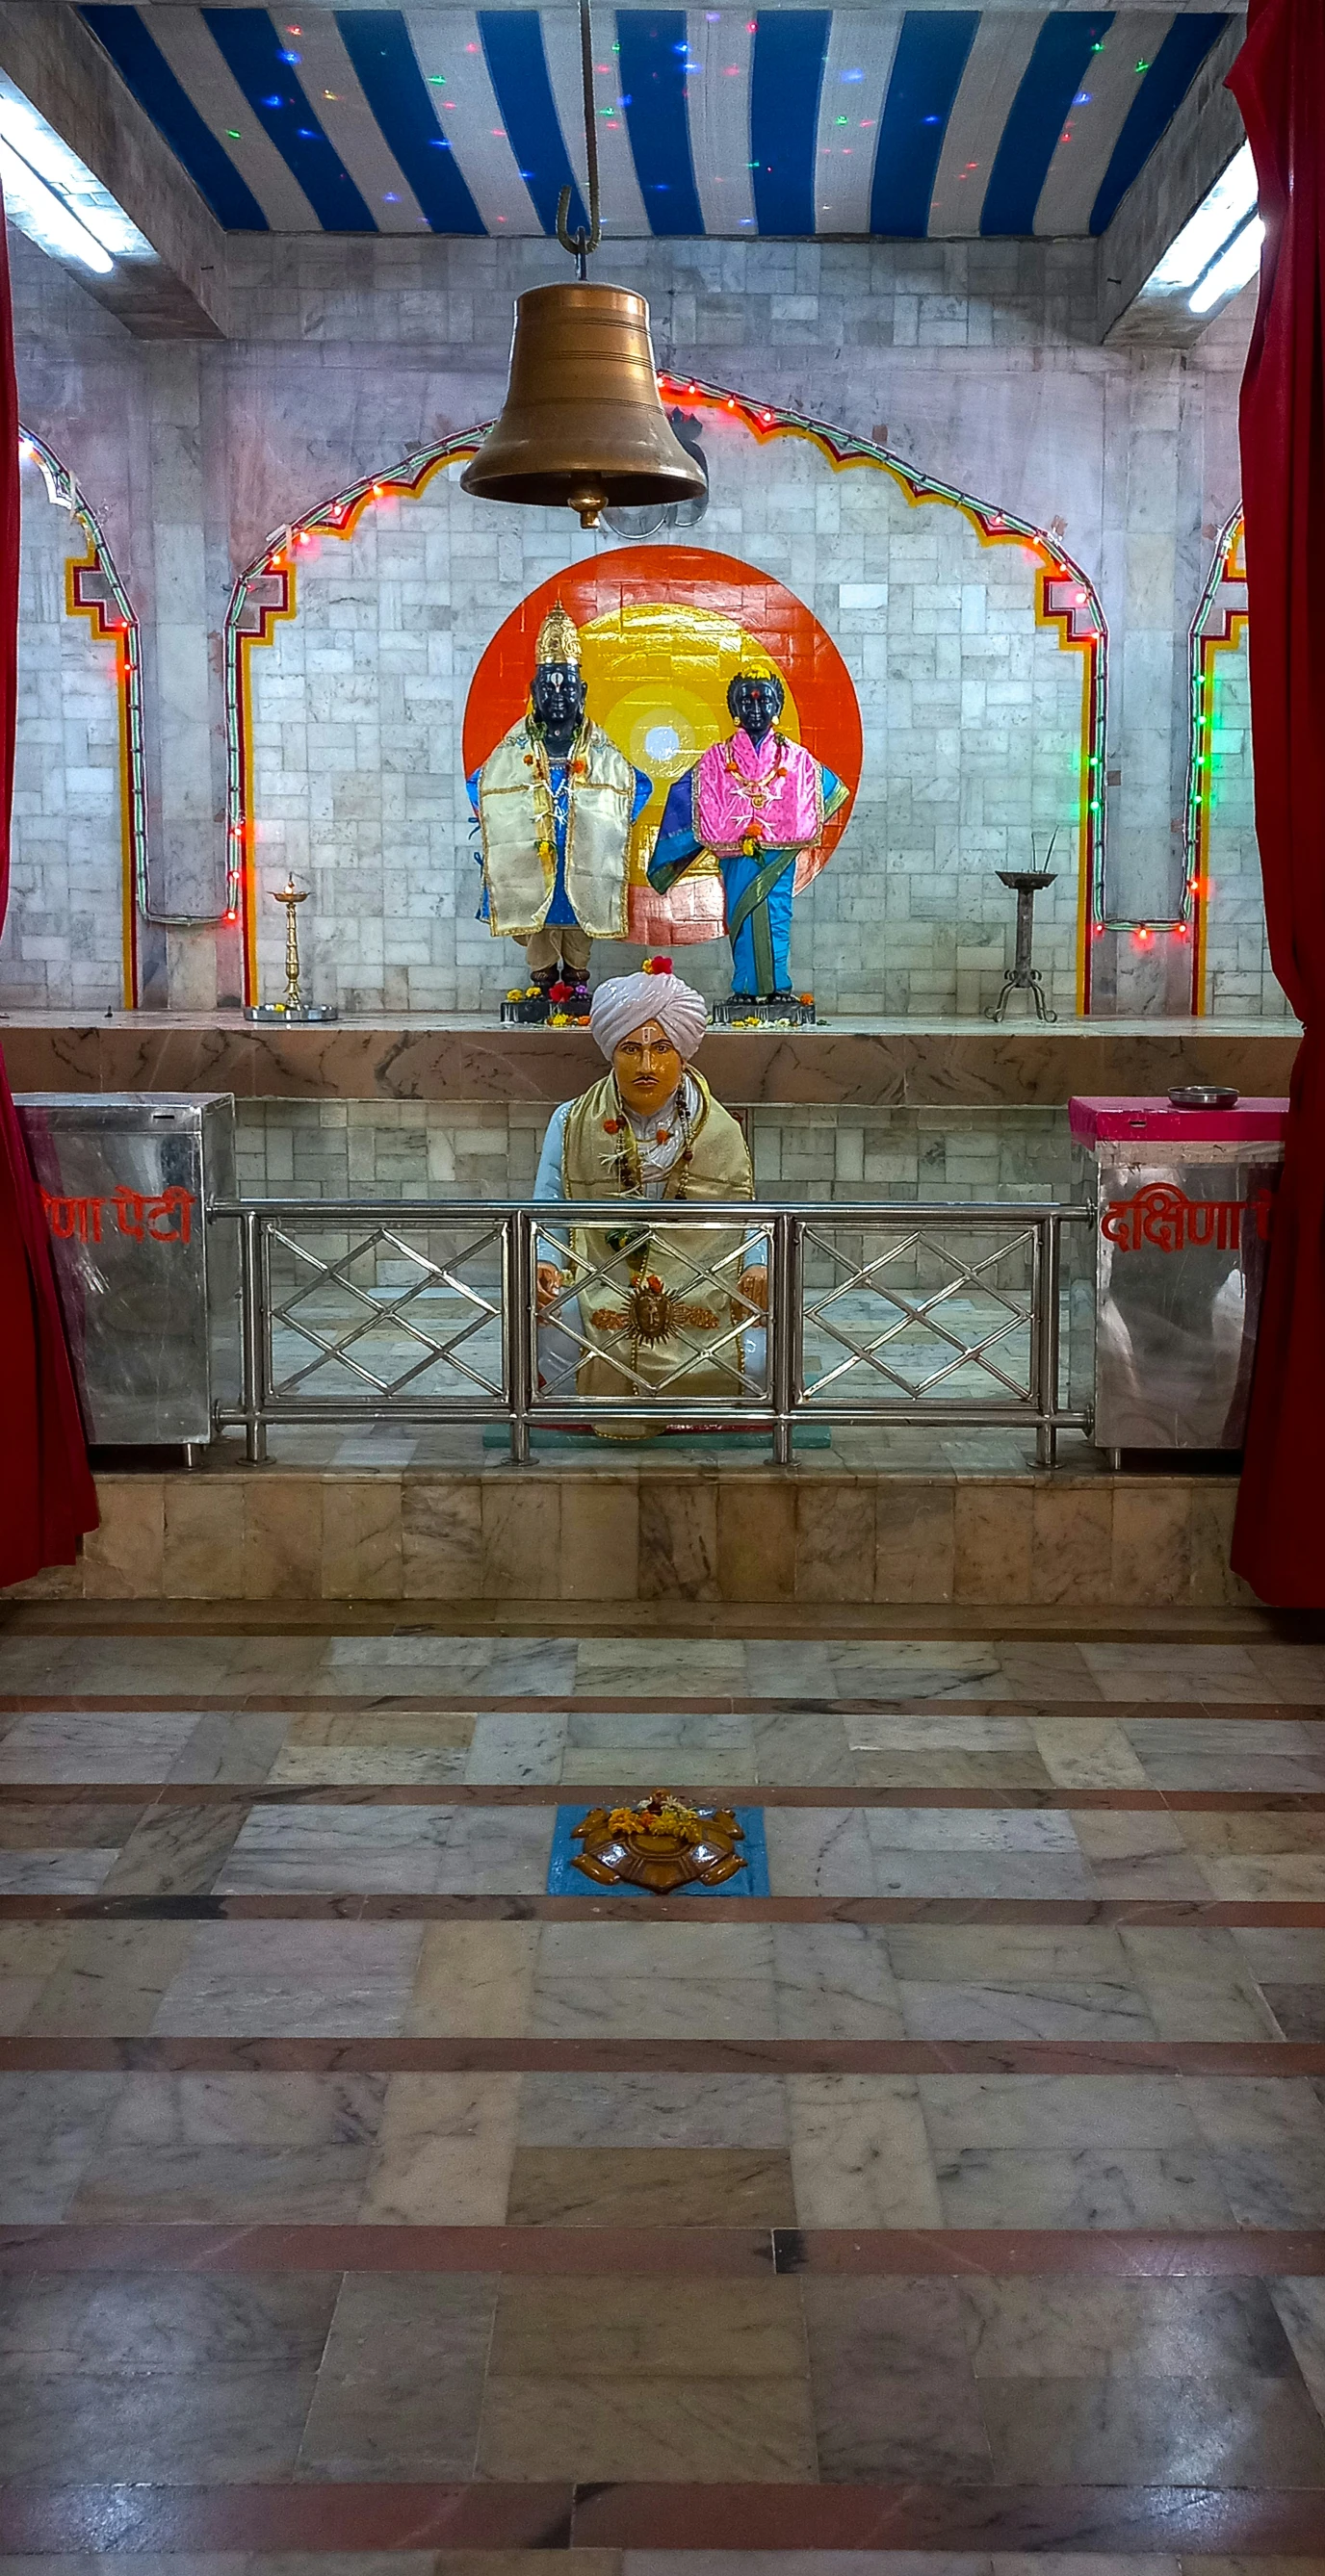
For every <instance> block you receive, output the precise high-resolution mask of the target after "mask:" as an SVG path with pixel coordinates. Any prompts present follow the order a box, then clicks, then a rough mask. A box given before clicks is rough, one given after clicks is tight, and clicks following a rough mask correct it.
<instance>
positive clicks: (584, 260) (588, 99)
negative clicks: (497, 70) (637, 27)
mask: <svg viewBox="0 0 1325 2576" xmlns="http://www.w3.org/2000/svg"><path fill="white" fill-rule="evenodd" d="M580 76H581V80H582V83H583V89H584V158H585V163H586V165H587V168H588V174H589V229H588V231H587V232H586V231H585V229H584V227H583V225H581V226H580V227H579V229H578V231H576V232H574V233H573V232H572V231H571V230H570V201H571V191H570V189H569V188H563V189H562V192H561V195H560V196H559V197H558V199H557V239H558V241H559V242H560V244H561V247H562V249H563V250H568V251H569V252H570V254H571V257H572V259H574V260H575V261H576V263H577V265H578V269H579V274H580V276H581V277H587V276H588V273H589V253H590V251H594V250H597V248H598V244H599V241H600V240H601V238H602V229H603V228H602V225H601V223H600V221H599V217H598V128H597V126H596V125H595V123H594V95H593V27H592V25H591V23H590V18H589V0H580Z"/></svg>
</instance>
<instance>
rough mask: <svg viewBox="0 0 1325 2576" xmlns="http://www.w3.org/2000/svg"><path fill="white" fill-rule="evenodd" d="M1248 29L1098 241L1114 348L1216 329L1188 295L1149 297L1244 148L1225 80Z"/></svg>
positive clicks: (1211, 62)
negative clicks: (1166, 261)
mask: <svg viewBox="0 0 1325 2576" xmlns="http://www.w3.org/2000/svg"><path fill="white" fill-rule="evenodd" d="M1245 33H1246V22H1245V20H1243V19H1242V18H1232V19H1230V21H1229V24H1228V28H1227V30H1226V31H1225V33H1224V34H1222V35H1221V36H1220V37H1219V38H1218V40H1217V41H1216V43H1215V44H1214V45H1212V46H1211V49H1210V51H1209V53H1208V54H1207V55H1206V58H1205V61H1204V62H1203V63H1202V65H1201V67H1200V70H1199V71H1198V73H1197V75H1196V78H1195V80H1194V81H1193V82H1192V85H1191V88H1190V89H1189V90H1188V92H1187V95H1186V97H1185V98H1184V100H1183V102H1182V105H1181V106H1180V107H1179V109H1178V112H1177V114H1176V116H1175V117H1174V119H1173V122H1172V124H1171V125H1170V127H1169V129H1168V132H1167V133H1166V134H1164V135H1163V136H1162V137H1161V139H1160V142H1159V144H1158V146H1157V148H1156V149H1155V151H1153V152H1152V153H1151V155H1150V158H1149V160H1148V161H1147V163H1146V165H1145V168H1144V169H1143V170H1142V172H1141V173H1140V176H1139V177H1138V178H1137V179H1136V180H1135V181H1134V183H1133V185H1132V186H1131V187H1130V188H1129V189H1128V191H1127V194H1126V196H1125V197H1124V199H1123V201H1122V204H1121V205H1120V207H1119V209H1118V212H1117V214H1116V215H1115V216H1114V219H1113V222H1112V223H1111V224H1110V226H1109V229H1108V231H1107V232H1106V233H1104V234H1102V235H1101V238H1100V266H1099V297H1100V301H1099V331H1100V338H1101V340H1104V341H1107V342H1108V343H1109V345H1110V346H1111V347H1117V346H1118V345H1120V344H1122V345H1126V344H1127V343H1129V342H1130V343H1133V344H1138V343H1146V342H1150V343H1151V344H1154V345H1160V346H1163V347H1166V348H1181V347H1184V346H1189V345H1190V344H1191V342H1193V341H1194V340H1199V338H1200V336H1201V333H1202V332H1203V331H1206V330H1208V329H1209V327H1210V317H1209V315H1208V314H1201V315H1197V314H1194V313H1191V312H1189V311H1188V308H1187V295H1188V290H1187V289H1186V288H1181V289H1179V290H1177V291H1176V292H1174V291H1172V290H1170V291H1169V292H1168V293H1161V292H1157V291H1154V290H1152V291H1151V292H1150V293H1149V294H1148V293H1147V291H1146V286H1147V280H1148V279H1149V278H1150V277H1151V276H1152V275H1153V273H1154V271H1155V269H1156V268H1157V267H1158V265H1159V262H1160V261H1161V260H1162V258H1163V257H1164V253H1165V251H1166V250H1168V249H1169V248H1170V247H1171V246H1172V244H1173V243H1174V242H1175V241H1176V240H1177V238H1178V235H1179V233H1180V232H1181V231H1182V228H1183V225H1184V224H1185V223H1186V222H1187V220H1188V217H1189V216H1191V215H1194V214H1195V212H1196V209H1197V207H1198V206H1199V205H1200V204H1201V202H1202V200H1203V198H1205V197H1206V196H1207V195H1208V193H1209V191H1210V189H1211V188H1212V187H1213V186H1214V183H1215V181H1216V179H1218V178H1219V177H1220V176H1221V174H1222V172H1223V171H1225V170H1226V169H1227V168H1228V165H1229V162H1230V161H1231V160H1232V158H1233V155H1234V153H1235V152H1236V151H1238V149H1239V148H1240V146H1241V145H1242V143H1243V142H1244V140H1245V134H1244V129H1243V123H1242V115H1241V111H1240V109H1239V108H1238V105H1237V102H1236V100H1235V99H1234V97H1233V95H1232V92H1231V91H1230V90H1227V89H1225V87H1224V77H1225V74H1226V73H1227V71H1228V69H1229V67H1230V65H1231V64H1232V62H1233V60H1234V58H1235V56H1236V55H1237V54H1238V53H1239V52H1240V50H1241V46H1242V39H1243V36H1244V34H1245Z"/></svg>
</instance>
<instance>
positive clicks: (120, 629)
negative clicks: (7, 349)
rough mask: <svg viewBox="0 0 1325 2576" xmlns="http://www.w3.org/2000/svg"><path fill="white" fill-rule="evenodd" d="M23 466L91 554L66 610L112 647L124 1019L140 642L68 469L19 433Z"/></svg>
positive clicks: (140, 833) (130, 989) (137, 844)
mask: <svg viewBox="0 0 1325 2576" xmlns="http://www.w3.org/2000/svg"><path fill="white" fill-rule="evenodd" d="M18 453H19V462H20V464H24V465H35V466H36V467H37V468H38V470H39V472H40V474H41V478H42V481H43V483H44V484H45V486H46V495H47V499H48V500H49V501H50V502H51V503H52V504H53V505H54V507H55V508H57V509H62V510H65V511H67V512H68V515H69V517H70V518H71V519H72V520H73V521H74V522H75V524H76V525H77V526H78V527H80V528H81V529H82V532H83V537H84V541H85V543H86V546H87V553H86V554H85V556H84V557H83V559H82V561H81V563H80V562H79V561H77V560H76V559H74V558H70V560H69V561H68V562H67V564H66V567H65V608H66V611H67V613H68V615H69V616H71V617H86V618H87V620H88V622H89V624H90V626H91V630H92V633H93V634H94V635H95V636H96V637H97V639H98V641H99V642H106V643H109V644H111V645H112V646H113V647H114V652H115V694H116V700H117V704H118V710H119V738H120V740H119V750H120V760H119V767H120V832H121V843H122V850H121V866H120V882H121V896H120V910H121V941H122V955H123V993H124V1008H125V1010H126V1011H133V1010H136V1009H137V1007H138V922H139V917H140V915H142V916H145V915H146V913H147V906H148V885H147V782H146V765H145V762H144V759H143V678H142V639H141V636H140V634H139V628H138V620H137V617H136V616H135V614H134V611H133V607H132V605H131V603H130V600H129V595H128V592H127V591H126V590H125V587H124V584H123V582H122V581H121V579H120V576H119V573H118V572H117V571H116V568H115V562H114V558H113V556H112V554H111V551H110V547H109V545H108V544H107V542H106V537H105V533H104V531H103V529H102V527H101V524H100V522H99V520H98V518H97V515H96V512H95V511H94V510H93V508H92V506H91V504H90V502H88V501H87V500H86V499H85V498H84V495H83V494H82V492H80V490H79V488H78V485H77V483H76V482H75V481H74V478H73V476H72V474H71V473H70V472H69V469H68V467H67V466H66V465H62V464H61V462H60V459H59V457H58V456H57V455H56V454H55V452H54V450H53V449H52V448H50V447H48V446H47V444H46V441H45V439H44V438H39V437H38V436H37V434H36V432H35V430H30V429H23V428H22V427H20V430H19V439H18Z"/></svg>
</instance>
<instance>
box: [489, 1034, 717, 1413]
mask: <svg viewBox="0 0 1325 2576" xmlns="http://www.w3.org/2000/svg"><path fill="white" fill-rule="evenodd" d="M664 1120H665V1121H667V1123H669V1124H670V1123H671V1122H672V1120H675V1121H676V1147H677V1149H676V1153H675V1158H674V1160H672V1162H671V1163H670V1166H669V1168H667V1169H666V1170H661V1171H657V1172H656V1173H655V1174H653V1175H650V1173H649V1171H648V1169H647V1166H643V1165H642V1163H641V1156H640V1151H639V1147H638V1145H637V1143H636V1137H635V1122H634V1121H632V1120H631V1119H630V1118H628V1117H627V1116H625V1114H624V1113H623V1110H622V1106H621V1100H620V1095H619V1093H618V1091H617V1086H616V1082H615V1080H614V1078H613V1076H612V1075H611V1074H610V1073H608V1074H605V1075H604V1076H603V1079H602V1080H601V1082H596V1083H594V1084H593V1085H592V1087H591V1089H590V1090H588V1091H586V1092H584V1093H582V1095H581V1097H580V1098H579V1099H578V1100H572V1101H568V1102H567V1103H566V1104H565V1105H564V1106H563V1107H562V1108H560V1109H558V1110H555V1111H554V1112H553V1116H552V1119H551V1121H550V1123H549V1127H548V1132H547V1136H546V1138H545V1140H544V1146H543V1154H542V1159H541V1161H540V1163H539V1173H538V1179H537V1181H536V1182H535V1185H534V1195H535V1197H536V1198H538V1199H544V1200H547V1201H549V1202H554V1203H555V1202H557V1201H564V1200H574V1199H608V1198H615V1197H618V1196H620V1197H621V1199H622V1200H623V1201H624V1202H625V1203H626V1204H625V1205H624V1206H623V1210H622V1223H621V1225H620V1226H592V1227H589V1226H573V1227H571V1228H570V1230H569V1232H568V1233H566V1234H560V1235H557V1236H556V1237H552V1236H545V1237H543V1239H542V1240H541V1241H540V1244H539V1250H538V1257H539V1260H540V1261H549V1262H552V1263H554V1264H555V1266H556V1267H557V1268H558V1269H559V1270H561V1271H562V1272H563V1273H565V1272H566V1271H568V1270H569V1272H570V1274H571V1283H570V1286H569V1288H568V1291H567V1295H568V1299H569V1311H568V1312H567V1313H566V1314H565V1319H564V1320H565V1329H563V1330H558V1329H557V1327H556V1326H555V1325H554V1326H553V1327H552V1329H551V1331H550V1332H548V1331H545V1332H544V1333H543V1334H541V1335H540V1350H541V1352H543V1353H544V1354H545V1356H544V1371H545V1376H547V1375H549V1374H551V1373H552V1372H553V1371H554V1370H555V1372H556V1374H555V1375H552V1384H553V1386H554V1387H555V1385H556V1383H557V1382H558V1381H559V1382H560V1383H561V1384H562V1385H563V1386H567V1387H569V1383H570V1372H571V1370H572V1368H573V1369H574V1382H575V1385H576V1388H577V1391H578V1393H579V1394H581V1395H643V1396H649V1395H664V1394H666V1395H672V1394H675V1395H676V1397H677V1400H678V1403H681V1404H683V1403H684V1400H685V1398H686V1397H687V1396H692V1395H700V1396H708V1397H712V1396H727V1397H729V1398H730V1399H731V1401H732V1402H733V1403H739V1402H741V1401H742V1400H748V1399H749V1397H750V1396H751V1395H753V1394H755V1393H756V1392H758V1390H759V1388H760V1385H761V1383H762V1378H763V1368H764V1319H763V1316H762V1314H760V1313H759V1312H758V1311H757V1310H756V1309H754V1308H751V1307H749V1306H747V1304H746V1302H745V1300H744V1299H743V1298H741V1297H738V1296H737V1295H736V1282H737V1279H738V1277H739V1276H740V1273H741V1272H742V1271H743V1270H744V1269H745V1268H746V1267H747V1266H748V1264H749V1263H751V1262H752V1261H758V1260H760V1259H762V1258H763V1247H762V1245H761V1244H760V1243H759V1242H755V1243H751V1242H750V1240H749V1239H748V1237H747V1236H746V1234H745V1232H744V1229H737V1228H736V1227H730V1228H728V1227H725V1226H724V1227H720V1228H718V1229H716V1230H713V1231H709V1230H707V1229H705V1230H702V1231H701V1230H699V1229H695V1230H694V1231H691V1230H690V1229H689V1228H685V1227H681V1226H666V1227H660V1228H658V1229H657V1230H654V1229H653V1228H651V1227H650V1225H649V1221H648V1216H647V1213H645V1212H643V1210H642V1211H641V1214H640V1215H639V1216H638V1217H635V1216H633V1215H632V1214H631V1212H630V1202H631V1201H632V1200H633V1201H636V1202H639V1201H645V1202H647V1201H648V1200H650V1199H652V1200H654V1201H655V1202H656V1201H658V1200H665V1201H667V1202H669V1203H673V1202H675V1201H677V1200H685V1199H697V1200H700V1199H708V1200H718V1201H722V1200H731V1199H748V1198H753V1196H754V1175H753V1173H752V1171H751V1168H750V1155H749V1150H748V1148H747V1146H746V1142H745V1138H744V1136H743V1135H742V1134H741V1130H740V1128H739V1127H738V1125H737V1123H736V1120H735V1119H734V1118H733V1117H732V1116H731V1114H730V1112H729V1111H728V1110H726V1109H724V1108H723V1107H722V1105H721V1103H720V1102H719V1101H716V1100H715V1099H714V1098H713V1095H712V1093H711V1091H710V1090H709V1087H708V1084H707V1083H706V1082H705V1081H704V1079H703V1076H702V1075H701V1074H698V1073H695V1072H693V1071H689V1072H687V1074H686V1075H685V1078H684V1080H683V1082H682V1085H681V1090H680V1091H679V1092H678V1094H677V1097H676V1101H675V1102H673V1103H671V1104H669V1108H668V1109H667V1110H666V1111H663V1112H655V1113H654V1115H653V1118H652V1119H651V1120H650V1121H649V1122H648V1123H649V1124H650V1125H655V1124H659V1123H662V1122H663V1121H664ZM655 1159H656V1158H655ZM707 1271H716V1272H717V1277H716V1279H714V1278H709V1277H704V1276H701V1275H700V1274H702V1273H704V1272H707ZM577 1333H578V1334H579V1336H580V1337H581V1339H580V1340H579V1341H576V1339H575V1335H576V1334H577ZM584 1344H588V1345H589V1347H588V1349H587V1350H586V1349H585V1348H584V1347H583V1345H584Z"/></svg>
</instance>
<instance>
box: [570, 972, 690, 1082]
mask: <svg viewBox="0 0 1325 2576" xmlns="http://www.w3.org/2000/svg"><path fill="white" fill-rule="evenodd" d="M647 1020H657V1021H658V1023H659V1025H660V1027H662V1028H664V1029H666V1031H667V1034H668V1036H669V1038H670V1039H671V1041H672V1044H673V1046H674V1047H675V1049H676V1052H677V1054H678V1055H679V1056H680V1058H681V1061H682V1063H683V1064H688V1063H689V1062H690V1058H691V1057H692V1055H693V1054H694V1053H695V1051H696V1049H697V1047H698V1045H699V1042H700V1039H701V1038H702V1037H703V1035H704V1031H705V1029H706V1028H707V1026H708V1006H707V1004H706V1003H705V1002H704V1001H703V999H702V998H701V996H700V995H699V994H698V993H697V992H696V991H695V989H694V987H693V985H690V984H683V983H682V981H681V978H680V976H679V975H673V974H672V973H671V972H670V970H663V969H659V968H655V969H653V970H652V971H645V972H644V973H641V974H639V975H613V976H612V977H611V978H610V980H609V981H608V982H607V983H606V984H600V985H599V987H598V990H597V992H596V993H595V994H594V997H593V1000H592V1002H591V1003H590V1005H589V1026H590V1029H591V1030H592V1032H593V1035H594V1036H595V1038H596V1039H597V1041H598V1044H599V1046H600V1047H601V1048H602V1050H603V1053H604V1055H605V1056H606V1057H607V1060H608V1063H609V1064H610V1063H611V1061H612V1057H613V1055H614V1054H615V1053H616V1050H617V1048H618V1047H619V1046H620V1044H621V1041H622V1039H623V1038H628V1037H629V1036H630V1034H631V1031H632V1030H633V1029H642V1028H643V1027H644V1025H645V1022H646V1021H647Z"/></svg>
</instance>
